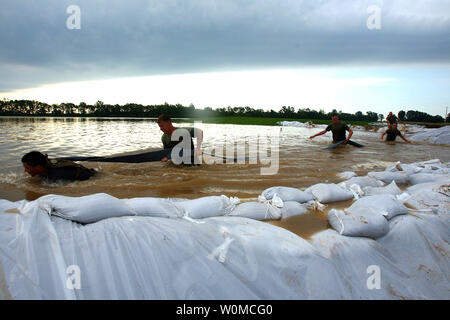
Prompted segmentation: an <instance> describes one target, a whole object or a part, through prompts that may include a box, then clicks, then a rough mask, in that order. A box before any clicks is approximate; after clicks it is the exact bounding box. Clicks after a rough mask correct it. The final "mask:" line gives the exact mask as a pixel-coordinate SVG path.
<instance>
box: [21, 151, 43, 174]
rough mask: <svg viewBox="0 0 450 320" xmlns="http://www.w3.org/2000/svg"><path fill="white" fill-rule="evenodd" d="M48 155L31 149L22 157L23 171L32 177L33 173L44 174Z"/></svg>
mask: <svg viewBox="0 0 450 320" xmlns="http://www.w3.org/2000/svg"><path fill="white" fill-rule="evenodd" d="M47 163H48V157H47V155H44V154H42V153H40V152H39V151H31V152H28V153H27V154H25V155H24V156H23V157H22V164H23V167H24V169H25V172H27V173H28V174H30V175H31V176H32V177H34V176H35V175H41V176H42V175H45V173H46V172H47Z"/></svg>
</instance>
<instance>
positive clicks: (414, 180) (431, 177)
mask: <svg viewBox="0 0 450 320" xmlns="http://www.w3.org/2000/svg"><path fill="white" fill-rule="evenodd" d="M442 178H443V175H440V174H433V173H416V174H413V175H410V176H409V183H410V184H412V185H415V184H419V183H427V182H433V181H437V180H440V179H442Z"/></svg>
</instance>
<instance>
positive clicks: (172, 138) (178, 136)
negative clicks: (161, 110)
mask: <svg viewBox="0 0 450 320" xmlns="http://www.w3.org/2000/svg"><path fill="white" fill-rule="evenodd" d="M157 122H158V125H159V128H160V129H161V131H162V132H164V134H163V135H162V137H161V142H162V143H163V147H164V149H168V148H174V147H176V146H177V145H178V147H179V146H180V144H183V147H184V148H183V150H184V149H186V148H188V149H189V145H188V143H187V141H186V142H184V141H183V137H184V136H186V134H188V135H189V139H190V149H191V152H192V154H191V157H190V159H185V158H186V157H183V158H184V159H183V164H190V165H192V164H200V163H199V162H200V161H199V160H198V158H197V156H200V155H201V154H202V142H203V131H202V130H200V129H197V128H193V127H181V128H176V127H174V126H173V124H172V120H171V119H170V117H169V116H168V115H167V114H162V115H160V116H159V117H158V120H157ZM177 129H184V130H186V131H187V132H183V131H181V130H180V131H181V132H178V133H177V132H175V131H176V130H177ZM194 136H195V137H197V148H194V142H193V140H192V138H193V137H194ZM167 160H168V158H167V157H164V158H162V159H161V161H163V162H167Z"/></svg>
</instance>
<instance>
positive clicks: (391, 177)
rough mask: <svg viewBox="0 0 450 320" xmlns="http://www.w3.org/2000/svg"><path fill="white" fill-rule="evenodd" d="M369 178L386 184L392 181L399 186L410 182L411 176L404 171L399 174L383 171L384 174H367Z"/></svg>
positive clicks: (373, 172)
mask: <svg viewBox="0 0 450 320" xmlns="http://www.w3.org/2000/svg"><path fill="white" fill-rule="evenodd" d="M367 175H368V176H369V177H372V178H375V179H378V180H381V181H383V182H384V183H391V182H392V181H395V182H396V183H397V184H406V183H408V182H409V176H408V173H406V172H403V171H398V172H389V171H382V172H375V171H372V172H369V173H368V174H367Z"/></svg>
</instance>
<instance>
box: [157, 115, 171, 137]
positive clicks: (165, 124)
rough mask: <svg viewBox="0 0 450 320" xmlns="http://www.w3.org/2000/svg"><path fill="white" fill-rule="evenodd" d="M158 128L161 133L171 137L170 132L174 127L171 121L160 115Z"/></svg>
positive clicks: (167, 117)
mask: <svg viewBox="0 0 450 320" xmlns="http://www.w3.org/2000/svg"><path fill="white" fill-rule="evenodd" d="M157 122H158V126H159V129H161V131H162V132H164V133H166V134H168V135H172V132H174V131H175V127H174V126H173V124H172V119H170V117H169V116H168V115H167V114H162V115H160V116H159V117H158V120H157Z"/></svg>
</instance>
